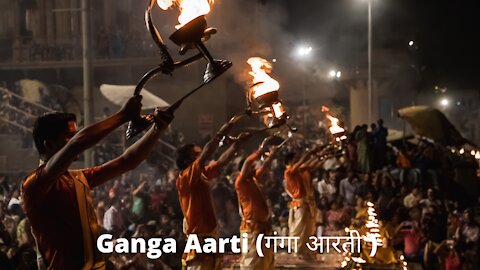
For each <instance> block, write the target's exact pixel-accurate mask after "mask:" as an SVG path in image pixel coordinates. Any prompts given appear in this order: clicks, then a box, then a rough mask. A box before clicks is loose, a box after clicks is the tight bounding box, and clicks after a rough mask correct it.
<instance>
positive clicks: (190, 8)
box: [157, 0, 214, 29]
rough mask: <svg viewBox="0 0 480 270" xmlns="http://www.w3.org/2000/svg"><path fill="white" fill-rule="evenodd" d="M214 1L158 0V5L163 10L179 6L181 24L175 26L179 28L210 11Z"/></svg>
mask: <svg viewBox="0 0 480 270" xmlns="http://www.w3.org/2000/svg"><path fill="white" fill-rule="evenodd" d="M213 2H214V0H157V4H158V6H159V7H160V8H161V9H163V10H167V9H169V8H170V7H172V6H173V5H177V6H178V8H179V9H180V16H178V22H179V23H180V24H179V25H177V26H175V27H176V28H177V29H179V28H182V26H184V25H185V24H187V23H189V22H190V21H192V20H193V19H195V18H197V17H198V16H202V15H207V14H208V13H210V10H211V5H213Z"/></svg>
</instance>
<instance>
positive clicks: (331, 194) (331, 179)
mask: <svg viewBox="0 0 480 270" xmlns="http://www.w3.org/2000/svg"><path fill="white" fill-rule="evenodd" d="M337 182H338V171H337V170H336V169H335V170H329V171H328V173H327V178H326V179H322V180H321V181H320V182H318V183H317V191H318V194H320V196H321V197H325V198H327V200H328V201H329V202H332V201H333V200H334V199H335V196H336V195H337V194H338V188H337V185H338V184H337Z"/></svg>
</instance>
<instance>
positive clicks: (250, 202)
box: [235, 147, 279, 270]
mask: <svg viewBox="0 0 480 270" xmlns="http://www.w3.org/2000/svg"><path fill="white" fill-rule="evenodd" d="M278 150H279V148H278V147H274V148H273V150H272V151H271V153H270V156H269V157H268V158H267V159H266V160H265V162H264V163H263V165H262V166H261V167H260V168H259V169H257V170H255V164H254V162H255V160H257V158H258V157H260V156H261V154H262V152H263V151H264V149H263V147H260V149H258V150H257V151H255V152H254V153H252V154H251V155H250V156H248V157H247V159H246V160H245V162H244V163H243V166H242V170H241V172H240V174H239V175H238V177H237V179H236V181H235V190H236V191H237V197H238V204H239V207H240V215H241V217H242V223H241V225H240V234H243V233H247V235H248V251H247V252H242V257H241V258H240V269H242V270H269V269H274V254H273V250H272V249H271V248H269V249H267V248H263V249H262V252H263V255H264V257H259V256H258V252H257V248H256V241H257V237H258V235H259V234H264V235H270V234H271V233H272V230H271V225H270V211H269V209H268V205H267V200H266V198H265V195H264V193H263V192H262V186H263V179H264V178H265V174H266V173H267V172H268V170H269V169H270V167H271V164H272V160H273V158H274V156H275V155H276V153H277V152H278Z"/></svg>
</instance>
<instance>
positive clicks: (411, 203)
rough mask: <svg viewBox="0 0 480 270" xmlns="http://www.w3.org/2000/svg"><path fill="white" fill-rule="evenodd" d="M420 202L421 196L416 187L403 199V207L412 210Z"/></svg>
mask: <svg viewBox="0 0 480 270" xmlns="http://www.w3.org/2000/svg"><path fill="white" fill-rule="evenodd" d="M421 200H422V194H421V193H420V190H419V189H418V187H414V188H412V191H411V192H410V193H408V195H407V196H405V197H404V198H403V206H405V207H406V208H408V209H412V208H414V207H417V206H418V205H419V204H420V201H421Z"/></svg>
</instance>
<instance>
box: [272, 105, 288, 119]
mask: <svg viewBox="0 0 480 270" xmlns="http://www.w3.org/2000/svg"><path fill="white" fill-rule="evenodd" d="M272 108H273V115H274V116H275V118H280V117H282V116H283V115H284V114H285V109H284V108H283V106H282V103H280V102H277V103H275V104H273V105H272Z"/></svg>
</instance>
